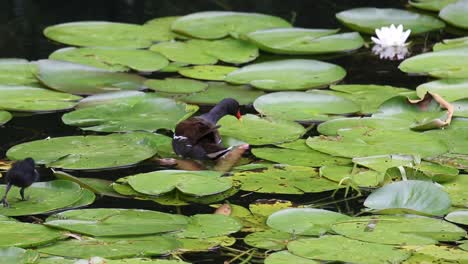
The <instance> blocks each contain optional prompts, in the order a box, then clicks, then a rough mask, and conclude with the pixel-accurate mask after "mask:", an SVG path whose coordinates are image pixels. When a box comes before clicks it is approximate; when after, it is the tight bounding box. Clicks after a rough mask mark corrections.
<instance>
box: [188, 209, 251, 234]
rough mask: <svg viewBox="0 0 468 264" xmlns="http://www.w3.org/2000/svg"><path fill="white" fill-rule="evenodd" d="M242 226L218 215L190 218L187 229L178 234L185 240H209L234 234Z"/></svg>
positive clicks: (227, 217) (231, 218)
mask: <svg viewBox="0 0 468 264" xmlns="http://www.w3.org/2000/svg"><path fill="white" fill-rule="evenodd" d="M241 228H242V225H241V224H240V223H239V221H237V220H236V219H235V218H233V217H230V216H226V215H220V214H197V215H194V216H191V217H190V219H189V224H188V225H187V227H186V228H185V229H184V230H183V231H182V232H181V233H180V234H179V235H180V236H181V237H185V238H197V239H200V238H202V239H203V238H210V237H220V236H224V235H229V234H232V233H236V232H237V231H239V230H240V229H241Z"/></svg>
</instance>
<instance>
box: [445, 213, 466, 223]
mask: <svg viewBox="0 0 468 264" xmlns="http://www.w3.org/2000/svg"><path fill="white" fill-rule="evenodd" d="M445 219H446V220H447V221H450V222H453V223H456V224H461V225H468V210H458V211H453V212H450V213H449V214H448V215H446V216H445Z"/></svg>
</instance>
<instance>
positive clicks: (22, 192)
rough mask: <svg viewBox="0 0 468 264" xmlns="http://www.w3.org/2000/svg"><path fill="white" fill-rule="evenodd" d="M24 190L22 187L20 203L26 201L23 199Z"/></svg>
mask: <svg viewBox="0 0 468 264" xmlns="http://www.w3.org/2000/svg"><path fill="white" fill-rule="evenodd" d="M24 189H26V188H24V187H23V188H21V189H20V194H21V201H26V199H25V198H24Z"/></svg>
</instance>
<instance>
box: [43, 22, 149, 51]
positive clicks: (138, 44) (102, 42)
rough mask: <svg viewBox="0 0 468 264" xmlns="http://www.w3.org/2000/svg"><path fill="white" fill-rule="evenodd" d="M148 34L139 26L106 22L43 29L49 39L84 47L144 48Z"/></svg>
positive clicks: (81, 23) (72, 24)
mask: <svg viewBox="0 0 468 264" xmlns="http://www.w3.org/2000/svg"><path fill="white" fill-rule="evenodd" d="M150 34H151V31H150V30H148V29H147V28H145V27H142V26H140V25H136V24H126V23H115V22H106V21H81V22H72V23H64V24H58V25H54V26H49V27H47V28H45V29H44V35H45V36H46V37H47V38H49V39H52V40H54V41H57V42H60V43H64V44H68V45H74V46H86V47H113V48H131V49H139V48H146V47H149V46H151V43H152V38H151V35H150Z"/></svg>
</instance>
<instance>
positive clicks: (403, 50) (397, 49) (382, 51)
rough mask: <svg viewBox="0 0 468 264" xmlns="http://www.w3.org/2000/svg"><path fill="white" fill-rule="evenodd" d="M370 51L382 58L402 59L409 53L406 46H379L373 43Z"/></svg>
mask: <svg viewBox="0 0 468 264" xmlns="http://www.w3.org/2000/svg"><path fill="white" fill-rule="evenodd" d="M372 52H373V53H374V54H375V55H377V56H379V58H380V59H383V60H402V59H404V58H406V57H408V55H409V54H410V52H409V50H408V47H406V46H387V47H385V46H381V45H375V46H374V47H373V48H372Z"/></svg>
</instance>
